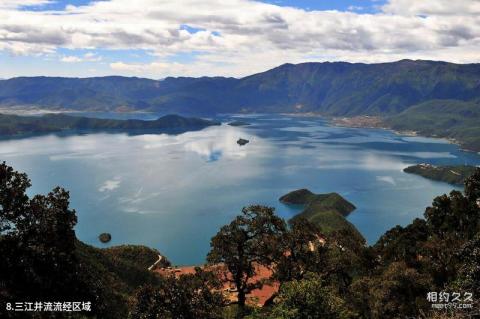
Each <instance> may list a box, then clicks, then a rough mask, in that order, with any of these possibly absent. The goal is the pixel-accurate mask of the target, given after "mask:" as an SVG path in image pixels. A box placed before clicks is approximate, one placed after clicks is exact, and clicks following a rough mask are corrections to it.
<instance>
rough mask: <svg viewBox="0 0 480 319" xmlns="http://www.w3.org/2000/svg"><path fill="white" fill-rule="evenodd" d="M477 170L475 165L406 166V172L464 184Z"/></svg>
mask: <svg viewBox="0 0 480 319" xmlns="http://www.w3.org/2000/svg"><path fill="white" fill-rule="evenodd" d="M475 170H476V167H475V166H468V165H467V166H465V165H457V166H429V167H424V166H421V165H413V166H409V167H407V168H405V169H404V170H403V171H404V172H406V173H411V174H417V175H420V176H423V177H425V178H428V179H432V180H435V181H441V182H446V183H449V184H456V185H463V183H464V181H465V179H466V178H468V177H470V176H471V175H472V174H473V173H474V172H475Z"/></svg>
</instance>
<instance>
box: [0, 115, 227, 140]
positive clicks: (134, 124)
mask: <svg viewBox="0 0 480 319" xmlns="http://www.w3.org/2000/svg"><path fill="white" fill-rule="evenodd" d="M212 125H220V123H219V122H216V121H211V120H205V119H201V118H194V117H183V116H180V115H165V116H162V117H160V118H158V119H157V120H153V121H144V120H114V119H101V118H90V117H83V116H73V115H66V114H46V115H43V116H17V115H4V114H0V136H2V135H3V136H18V135H25V134H44V133H53V132H68V131H76V130H87V131H106V132H108V131H114V132H119V131H138V132H142V131H143V132H145V131H149V132H184V131H189V130H198V129H202V128H205V127H208V126H212Z"/></svg>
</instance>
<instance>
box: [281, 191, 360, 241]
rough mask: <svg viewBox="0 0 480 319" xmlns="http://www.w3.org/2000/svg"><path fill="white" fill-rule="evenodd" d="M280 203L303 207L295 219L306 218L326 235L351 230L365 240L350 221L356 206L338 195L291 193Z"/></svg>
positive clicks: (308, 192)
mask: <svg viewBox="0 0 480 319" xmlns="http://www.w3.org/2000/svg"><path fill="white" fill-rule="evenodd" d="M280 201H281V202H283V203H285V204H294V205H303V206H304V207H305V209H304V210H303V211H302V212H301V213H299V214H298V215H296V216H295V217H293V218H300V217H303V218H306V219H308V220H310V221H311V222H313V223H315V224H317V225H318V226H319V227H320V228H321V230H322V231H323V232H325V233H331V232H333V231H336V230H339V229H349V230H350V231H351V233H353V234H355V235H356V236H358V238H360V239H362V240H363V236H362V235H361V234H360V233H359V232H358V230H357V229H356V228H355V226H353V225H352V224H351V223H350V222H349V221H348V220H346V219H345V217H346V216H348V214H350V213H351V212H352V211H353V210H355V206H354V205H353V204H352V203H350V202H349V201H347V200H346V199H344V198H343V197H342V196H340V195H339V194H337V193H329V194H318V195H317V194H314V193H312V192H310V191H309V190H306V189H300V190H296V191H293V192H290V193H288V194H286V195H284V196H282V197H280Z"/></svg>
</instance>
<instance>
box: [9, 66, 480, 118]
mask: <svg viewBox="0 0 480 319" xmlns="http://www.w3.org/2000/svg"><path fill="white" fill-rule="evenodd" d="M439 99H440V100H441V99H450V100H458V101H472V100H479V99H480V64H452V63H447V62H433V61H411V60H402V61H398V62H392V63H381V64H361V63H355V64H352V63H346V62H333V63H330V62H325V63H302V64H297V65H294V64H284V65H281V66H279V67H277V68H274V69H271V70H268V71H266V72H262V73H258V74H254V75H251V76H247V77H244V78H241V79H236V78H225V77H201V78H187V77H180V78H171V77H169V78H166V79H164V80H150V79H143V78H128V77H120V76H109V77H96V78H60V77H19V78H13V79H9V80H1V81H0V105H1V106H13V105H20V106H28V105H31V106H32V105H35V106H42V107H44V108H49V109H60V108H63V109H75V110H102V111H105V110H107V111H108V110H115V109H117V108H119V107H129V108H131V109H135V110H150V111H162V112H176V113H178V112H182V113H192V114H205V113H217V112H241V111H244V112H320V113H323V114H330V115H359V114H376V115H384V114H397V113H400V112H402V111H404V110H406V109H408V108H409V107H411V106H414V105H416V104H420V103H424V102H426V101H430V100H439Z"/></svg>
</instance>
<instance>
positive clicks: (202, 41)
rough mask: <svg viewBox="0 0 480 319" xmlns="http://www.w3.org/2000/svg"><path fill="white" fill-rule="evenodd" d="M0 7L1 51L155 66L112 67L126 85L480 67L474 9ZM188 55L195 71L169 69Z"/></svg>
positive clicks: (194, 1)
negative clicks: (298, 70) (301, 67)
mask: <svg viewBox="0 0 480 319" xmlns="http://www.w3.org/2000/svg"><path fill="white" fill-rule="evenodd" d="M6 1H7V2H5V0H4V3H7V5H0V50H5V51H8V52H11V53H12V54H16V55H21V54H22V55H34V54H48V53H51V52H54V51H55V50H56V49H58V48H67V49H87V50H92V51H93V50H95V49H99V48H101V49H111V50H115V49H137V50H148V52H152V53H153V55H154V56H156V60H155V61H153V62H150V63H128V62H126V61H121V60H117V61H115V62H113V63H110V68H111V69H112V70H113V71H115V72H118V73H120V74H127V75H130V74H132V75H142V76H150V77H155V78H160V77H164V76H168V75H194V76H198V75H229V76H243V75H247V74H251V73H253V72H259V71H263V70H266V69H268V68H271V67H274V66H276V65H279V64H281V63H285V62H291V63H298V62H305V61H326V60H329V61H338V60H346V61H352V62H380V61H393V60H398V59H402V58H413V59H441V60H448V61H452V62H478V61H479V58H480V14H479V13H480V1H478V0H456V1H445V0H424V1H418V0H390V1H389V2H388V3H387V4H386V5H384V6H382V7H381V11H380V12H378V13H376V14H359V13H356V12H339V11H305V10H302V9H297V8H292V7H280V6H276V5H272V4H266V3H262V2H258V1H250V0H229V1H220V0H209V1H198V0H183V1H156V0H137V1H130V0H110V1H95V2H92V3H90V4H89V5H86V6H73V5H69V6H67V8H66V10H65V11H57V12H49V11H46V12H45V11H44V12H38V11H28V10H18V9H16V7H18V5H19V3H23V4H25V3H37V4H42V3H45V2H47V1H43V0H25V1H12V0H6ZM352 10H353V8H352ZM357 10H358V8H357ZM183 25H188V26H189V27H190V28H194V29H196V30H197V32H193V31H192V32H189V31H187V30H184V28H182V27H181V26H183ZM189 30H190V29H189ZM193 51H194V52H196V53H197V56H196V59H195V60H194V61H193V62H189V63H178V62H171V60H172V59H167V58H168V57H170V56H172V55H175V54H178V53H188V52H193ZM90 59H92V58H90ZM61 60H63V61H64V62H81V61H86V60H88V57H86V56H84V57H77V56H64V57H61ZM173 60H174V59H173ZM90 61H93V60H90Z"/></svg>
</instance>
